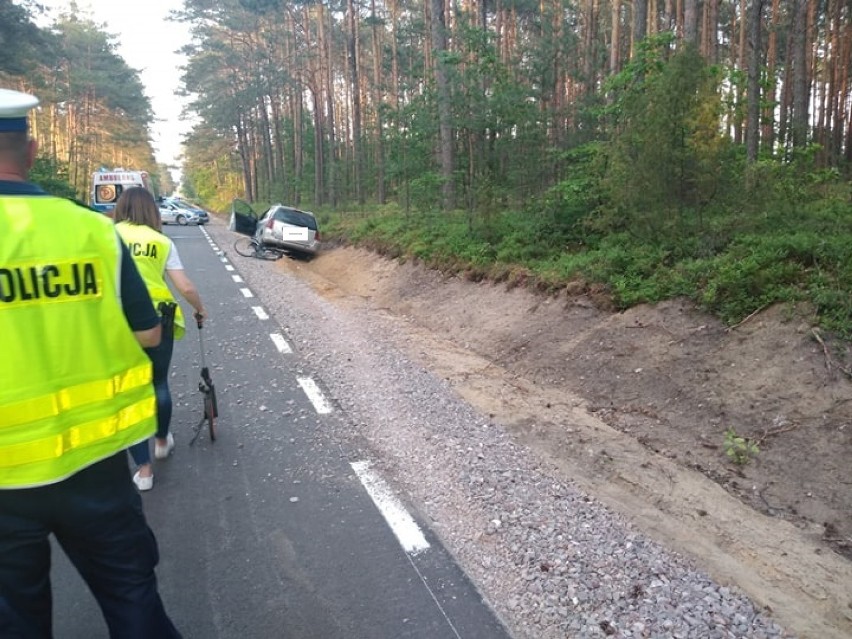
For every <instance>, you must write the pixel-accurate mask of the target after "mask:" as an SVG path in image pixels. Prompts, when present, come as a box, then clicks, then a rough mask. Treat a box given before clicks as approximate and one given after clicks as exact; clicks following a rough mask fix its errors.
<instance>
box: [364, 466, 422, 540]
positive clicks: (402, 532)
mask: <svg viewBox="0 0 852 639" xmlns="http://www.w3.org/2000/svg"><path fill="white" fill-rule="evenodd" d="M352 470H354V471H355V474H356V475H357V476H358V479H360V480H361V483H362V484H363V485H364V488H365V489H366V490H367V494H369V495H370V498H371V499H372V500H373V503H374V504H376V508H378V509H379V512H380V513H382V517H384V518H385V521H386V522H388V526H390V528H391V530H392V531H393V534H394V535H396V538H397V539H398V540H399V543H400V545H401V546H402V549H403V550H404V551H405V552H407V553H408V554H410V555H416V554H418V553H420V552H423V551H424V550H427V549H428V548H429V542H428V541H426V537H424V536H423V532H422V531H421V530H420V526H418V525H417V522H416V521H414V518H413V517H412V516H411V515H409V514H408V511H406V510H405V507H404V506H403V505H402V503H401V502H400V501H399V499H397V497H396V495H394V494H393V491H392V490H391V488H390V486H388V485H387V483H386V482H385V480H384V479H382V478H381V477H380V476H379V475H378V474H377V473H375V472H373V471H372V470H370V462H368V461H359V462H353V463H352Z"/></svg>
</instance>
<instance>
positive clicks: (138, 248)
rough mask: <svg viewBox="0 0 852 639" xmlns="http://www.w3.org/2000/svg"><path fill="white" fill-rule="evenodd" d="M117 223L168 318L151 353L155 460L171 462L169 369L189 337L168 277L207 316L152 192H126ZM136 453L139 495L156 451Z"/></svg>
mask: <svg viewBox="0 0 852 639" xmlns="http://www.w3.org/2000/svg"><path fill="white" fill-rule="evenodd" d="M113 218H114V220H115V222H116V225H115V228H116V230H117V231H118V234H119V235H120V236H121V239H122V240H124V243H125V244H126V245H127V248H128V251H129V252H130V255H131V256H132V258H133V261H134V262H135V263H136V267H137V268H138V269H139V273H140V274H141V275H142V279H143V280H144V281H145V285H146V286H147V287H148V292H149V293H150V294H151V298H152V299H153V300H154V305H155V306H157V307H158V309H160V312H161V314H162V316H163V335H162V339H161V341H160V344H159V345H157V346H156V347H154V348H146V349H145V352H146V353H147V354H148V357H149V358H150V359H151V363H152V364H153V367H154V390H155V392H156V394H157V432H156V434H155V437H154V457H156V458H157V459H167V458H168V457H169V456H170V455H171V453H172V451H173V450H174V447H175V443H174V437H173V436H172V434H171V432H169V424H170V422H171V418H172V396H171V393H170V391H169V366H170V365H171V361H172V350H173V348H174V340H175V339H180V338H181V337H183V335H184V331H185V322H184V318H183V313H182V312H181V309H180V306H179V305H178V304H177V302H176V301H175V299H174V297H173V296H172V293H171V290H170V289H169V286H168V285H167V284H166V278H168V279H169V280H170V281H171V283H172V284H173V285H174V288H175V289H176V290H177V291H178V292H179V293H180V294H181V295H182V296H183V298H184V299H185V300H186V301H187V302H189V304H191V305H192V307H193V309H194V310H195V317H196V319H197V320H198V321H199V322H203V321H204V317H205V315H206V311H205V310H204V305H203V304H202V303H201V296H200V295H199V294H198V289H196V288H195V285H194V284H193V283H192V280H190V279H189V277H188V276H187V275H186V272H185V271H184V268H183V264H182V263H181V260H180V255H179V254H178V250H177V246H175V243H174V242H173V241H172V240H171V238H169V237H168V236H166V235H163V233H161V232H160V230H161V228H162V227H161V224H162V223H161V220H160V210H159V208H158V207H157V202H156V201H155V200H154V196H153V195H151V193H150V192H149V191H148V190H147V189H143V188H133V189H125V190H124V192H123V193H122V194H121V196H120V197H119V198H118V201H117V202H116V203H115V211H114V212H113ZM130 454H131V456H132V457H133V461H134V462H136V465H137V466H138V469H137V470H136V473H135V474H134V475H133V482H134V483H135V484H136V487H137V488H138V489H139V490H151V489H152V488H153V487H154V472H153V468H152V466H151V451H150V449H149V447H148V442H140V443H139V444H136V445H135V446H131V447H130Z"/></svg>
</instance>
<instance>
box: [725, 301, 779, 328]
mask: <svg viewBox="0 0 852 639" xmlns="http://www.w3.org/2000/svg"><path fill="white" fill-rule="evenodd" d="M767 306H769V304H764V305H763V306H761V307H760V308H758V309H755V310H754V311H752V312H751V313H750V314H749V315H748V317H746V318H745V319H743V320H741V321H739V322H737V323H736V324H734V325H733V326H729V327H728V328H727V329H725V330H726V331H727V332H730V331H732V330H734V329H735V328H739V327H740V326H742V325H743V324H745V323H746V322H747V321H749V320H750V319H751V318H752V317H754V316H755V315H757V314H758V313H760V311H762V310H763V309H765V308H766V307H767Z"/></svg>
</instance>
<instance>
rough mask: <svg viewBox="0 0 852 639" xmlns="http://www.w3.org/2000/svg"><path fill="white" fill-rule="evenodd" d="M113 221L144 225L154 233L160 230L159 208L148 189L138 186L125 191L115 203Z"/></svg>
mask: <svg viewBox="0 0 852 639" xmlns="http://www.w3.org/2000/svg"><path fill="white" fill-rule="evenodd" d="M112 219H113V220H115V221H116V222H121V221H124V220H126V221H128V222H130V223H131V224H144V225H145V226H150V227H151V228H152V229H154V230H155V231H160V230H162V228H163V226H162V220H161V219H160V208H159V207H158V206H157V203H156V202H155V201H154V196H153V195H151V192H150V191H149V190H148V189H143V188H141V187H138V186H133V187H130V188H129V189H125V190H124V191H123V192H122V194H121V195H120V196H119V197H118V201H117V202H116V203H115V212H114V213H113V217H112Z"/></svg>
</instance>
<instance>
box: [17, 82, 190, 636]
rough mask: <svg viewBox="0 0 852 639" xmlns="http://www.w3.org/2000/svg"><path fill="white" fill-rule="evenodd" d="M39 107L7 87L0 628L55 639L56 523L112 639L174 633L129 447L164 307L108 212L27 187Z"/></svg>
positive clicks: (136, 437)
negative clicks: (32, 115)
mask: <svg viewBox="0 0 852 639" xmlns="http://www.w3.org/2000/svg"><path fill="white" fill-rule="evenodd" d="M37 104H38V100H37V99H36V98H34V97H33V96H30V95H27V94H24V93H20V92H17V91H11V90H7V89H0V336H2V337H0V339H2V349H0V350H2V356H0V637H3V638H12V637H15V638H24V639H30V638H32V639H41V638H47V637H51V636H52V621H51V593H50V581H49V574H50V543H49V539H48V537H49V535H50V534H54V535H55V537H56V539H57V541H58V542H59V544H60V545H61V546H62V548H63V549H64V551H65V552H66V554H67V555H68V557H69V558H70V559H71V561H72V563H73V564H74V565H75V566H76V567H77V569H78V571H79V572H80V574H81V576H82V577H83V579H84V580H85V581H86V583H87V584H88V586H89V588H90V589H91V591H92V593H93V594H94V595H95V597H96V598H97V599H98V603H99V604H100V606H101V609H102V611H103V614H104V617H105V619H106V622H107V626H108V627H109V632H110V636H111V637H114V638H119V637H120V638H127V639H130V638H134V639H137V638H138V639H143V638H144V639H154V638H157V639H159V638H163V637H164V638H170V637H180V635H179V633H178V632H177V630H176V629H175V627H174V626H173V624H172V622H171V621H170V620H169V618H168V616H167V614H166V612H165V610H164V608H163V604H162V601H161V600H160V596H159V594H158V592H157V582H156V576H155V573H154V568H155V566H156V564H157V562H158V560H159V555H158V550H157V543H156V540H155V539H154V535H153V533H152V532H151V530H150V528H149V527H148V525H147V522H146V520H145V517H144V515H143V512H142V503H141V499H140V496H139V494H138V493H137V491H136V490H135V489H134V486H133V483H132V481H131V476H130V471H129V468H128V464H127V458H126V453H125V452H124V451H125V449H127V447H128V446H130V445H133V444H135V443H137V442H140V441H144V440H146V439H147V438H148V437H149V436H150V435H151V434H152V433H153V432H154V428H155V423H156V403H155V397H154V390H153V387H152V383H151V377H152V375H151V364H150V361H149V360H148V357H147V356H146V355H145V352H144V351H143V347H151V346H155V345H156V344H157V343H158V342H159V340H160V330H161V329H160V323H159V318H158V316H157V314H156V312H155V309H154V307H153V304H152V303H151V298H150V296H149V294H148V292H147V289H146V288H145V285H144V283H143V281H142V279H141V278H140V276H139V273H138V271H137V270H136V268H135V266H134V264H133V261H132V260H131V259H130V256H129V254H128V252H127V250H126V248H125V247H124V245H123V244H122V243H121V241H120V240H119V238H118V237H117V234H116V232H115V229H114V227H113V224H112V221H111V220H109V219H108V218H106V217H103V216H101V215H100V214H98V213H95V212H93V211H90V210H88V209H87V208H85V207H83V206H80V205H78V204H76V203H74V202H72V201H70V200H65V199H61V198H56V197H51V196H49V195H47V194H46V193H44V192H43V191H42V190H41V189H39V188H38V187H36V186H35V185H33V184H31V183H29V182H27V176H28V173H29V170H30V169H31V168H32V165H33V162H34V160H35V154H36V143H35V141H34V140H32V139H31V138H30V137H29V135H28V126H27V124H28V122H27V114H28V113H29V111H30V110H31V109H33V108H34V107H35V106H36V105H37Z"/></svg>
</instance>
